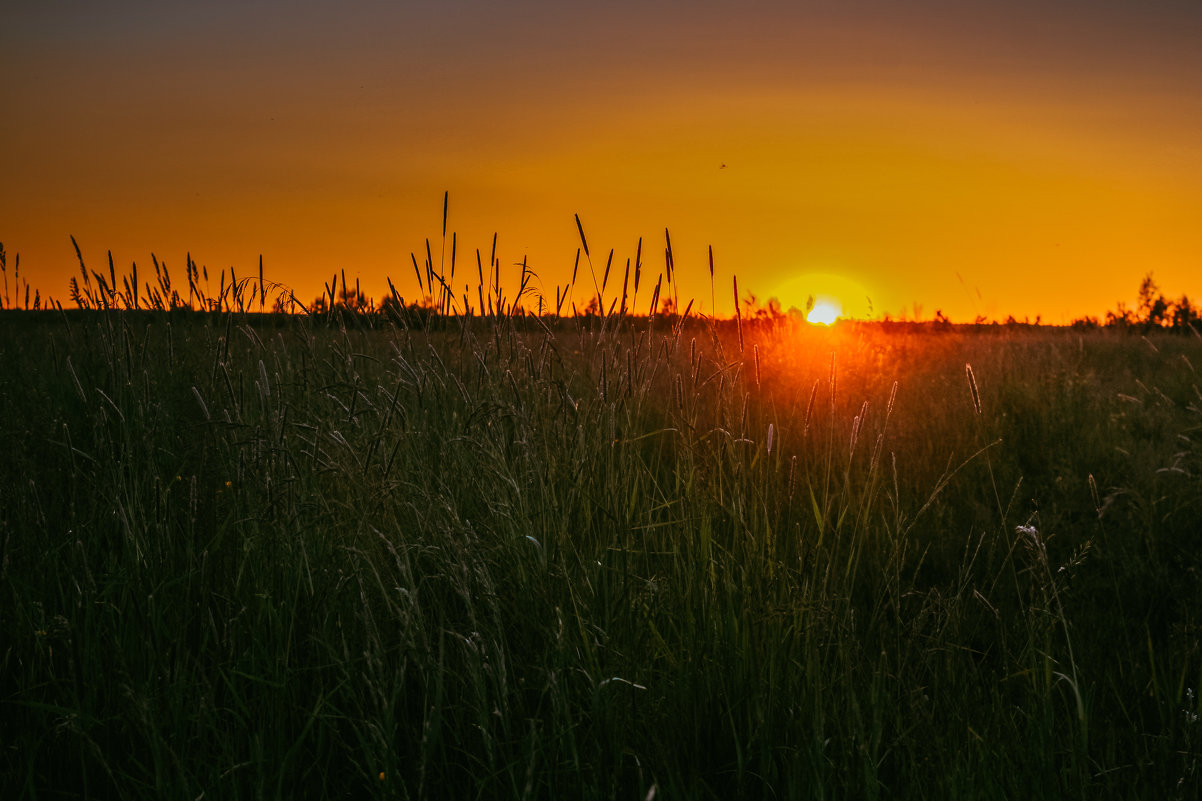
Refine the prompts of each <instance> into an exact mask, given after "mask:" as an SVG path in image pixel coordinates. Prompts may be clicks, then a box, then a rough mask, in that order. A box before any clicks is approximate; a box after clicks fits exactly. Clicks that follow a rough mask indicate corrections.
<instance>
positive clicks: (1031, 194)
mask: <svg viewBox="0 0 1202 801" xmlns="http://www.w3.org/2000/svg"><path fill="white" fill-rule="evenodd" d="M0 75H2V76H3V78H2V80H0V108H2V109H3V112H2V114H0V119H2V120H3V122H2V123H0V177H2V181H3V184H2V187H3V191H0V241H2V242H3V243H4V245H5V248H6V249H7V250H8V253H9V262H10V268H9V272H10V279H11V272H12V267H11V263H12V259H13V255H14V254H16V253H19V254H20V257H21V275H22V278H23V279H27V280H28V281H29V282H30V283H32V284H33V285H34V286H35V287H36V288H39V289H41V290H42V292H43V294H52V295H54V296H55V297H56V298H58V299H59V300H60V301H61V302H64V303H65V302H66V299H67V289H66V286H67V280H68V278H69V277H70V276H71V275H73V274H74V273H75V271H76V269H77V266H76V261H75V254H74V251H73V249H72V247H71V244H70V240H69V236H70V235H74V236H75V237H76V239H77V240H78V241H79V243H80V246H81V247H82V249H83V252H84V256H85V258H86V259H87V261H88V263H89V266H90V267H92V268H93V269H98V268H99V267H100V266H101V265H103V264H104V262H105V253H106V251H108V250H112V252H113V255H114V258H115V260H116V262H117V265H118V268H119V269H121V268H128V265H129V263H130V262H135V261H136V262H137V263H138V265H139V268H140V269H145V268H149V267H150V254H151V253H154V254H156V255H157V256H158V257H159V259H160V260H163V261H165V262H166V263H167V264H168V266H169V267H170V268H171V269H172V271H173V273H174V274H175V275H176V278H177V282H178V281H179V280H182V276H183V265H184V259H185V253H187V252H191V254H192V256H193V258H194V259H196V261H197V262H198V263H201V264H204V265H206V266H207V267H208V268H209V270H210V272H211V273H213V272H215V271H219V270H220V269H221V268H227V267H230V266H232V267H234V268H235V269H236V270H237V271H238V272H239V273H241V274H250V273H252V272H254V271H256V270H257V265H258V259H259V256H260V254H261V255H262V257H263V261H264V270H265V273H266V275H267V277H268V278H269V279H273V278H274V279H276V280H278V281H282V282H284V283H286V284H289V285H291V286H293V287H295V289H296V292H297V295H298V296H299V297H302V298H311V297H313V296H315V295H317V294H318V293H319V292H320V291H321V286H322V282H323V281H328V280H329V279H330V277H331V275H333V273H334V272H335V271H336V270H345V271H346V274H347V276H348V278H351V280H352V281H353V280H354V278H355V277H357V278H359V280H360V281H361V283H362V286H363V288H364V290H365V291H366V292H367V293H368V294H370V295H374V296H375V297H376V298H379V297H381V296H382V295H383V294H384V292H385V291H386V288H387V284H386V283H385V280H384V276H385V275H386V274H387V275H391V276H392V277H393V280H394V282H395V283H396V284H397V286H398V289H400V290H401V292H402V294H410V295H411V294H416V282H415V279H414V278H413V269H412V266H411V264H410V256H409V254H410V253H411V252H416V253H419V254H422V255H419V261H421V260H422V256H423V255H424V250H425V245H424V241H425V238H426V237H429V238H431V240H432V244H433V247H434V253H435V260H436V261H437V260H438V258H439V255H438V254H439V247H440V244H439V242H440V238H441V233H442V199H443V192H444V191H449V192H450V228H451V229H452V230H454V231H456V232H457V233H458V257H459V260H460V262H459V263H460V267H459V269H458V270H457V277H456V284H457V285H458V284H459V283H460V282H461V280H460V279H461V277H462V276H464V275H467V276H469V277H470V278H471V279H472V283H473V295H474V283H475V280H474V276H475V265H474V262H475V254H474V251H475V249H476V248H479V249H480V250H481V251H482V252H483V253H484V258H485V259H486V260H487V258H488V251H489V249H490V247H491V243H492V235H493V233H494V232H497V233H498V234H499V239H498V250H497V255H498V257H499V258H500V260H501V262H502V265H503V268H502V277H503V279H504V280H506V281H507V282H512V284H513V285H516V278H515V277H514V276H516V271H515V269H514V268H512V266H511V265H513V264H515V263H517V262H520V261H521V260H522V258H523V257H525V258H527V260H528V263H529V265H530V266H531V268H532V269H533V270H534V271H535V272H536V273H537V274H538V276H539V278H540V280H541V281H542V284H543V287H544V288H545V292H546V294H547V295H548V296H549V297H552V298H553V297H554V286H555V285H556V284H564V283H566V282H567V280H568V278H569V277H570V274H571V268H572V262H573V260H574V258H575V254H576V248H577V246H578V244H579V238H578V235H577V231H576V226H575V222H574V220H573V215H574V214H579V215H580V218H581V221H582V222H583V224H584V228H585V232H586V233H587V235H588V239H589V245H590V249H591V250H592V255H593V261H594V263H595V264H596V266H597V268H598V270H600V269H601V268H602V267H603V266H604V261H605V257H606V254H607V253H608V251H609V249H610V248H613V249H614V250H615V251H616V252H615V256H614V258H615V263H616V264H617V265H618V266H619V268H620V267H622V266H624V264H625V260H626V259H627V258H633V256H634V251H635V245H636V242H637V240H638V238H639V237H640V236H642V237H644V248H643V254H644V263H645V264H646V265H647V267H646V268H645V269H646V270H648V271H649V272H650V275H651V282H652V283H654V277H655V273H656V272H657V271H659V270H660V269H662V266H663V255H662V254H663V241H664V240H663V232H664V229H665V228H668V229H670V230H671V235H672V245H673V250H674V255H675V263H676V270H677V275H678V279H679V284H680V288H679V292H680V295H681V297H682V298H684V297H693V298H695V299H696V300H697V302H698V303H699V304H700V306H701V307H702V308H703V310H705V311H709V310H710V307H711V305H712V304H711V302H710V297H711V291H710V280H709V271H708V263H707V258H706V250H707V247H708V246H711V245H712V246H713V249H714V256H715V263H716V271H717V275H716V296H717V311H718V312H719V313H722V314H726V313H729V312H730V311H731V303H732V301H731V289H730V285H731V282H730V277H731V275H737V276H738V279H739V286H740V289H741V290H746V291H751V292H755V293H756V294H757V295H758V296H760V297H761V298H767V297H769V296H772V295H777V296H780V297H781V299H782V301H784V303H785V305H786V307H787V306H788V305H790V304H792V303H801V302H803V301H804V298H805V296H806V294H808V293H811V292H814V291H816V290H817V289H819V288H821V287H820V286H819V285H820V284H821V281H822V280H823V279H820V278H817V277H815V276H817V275H821V274H825V275H833V276H836V277H837V278H838V280H841V281H842V282H843V285H844V287H851V288H850V289H847V288H845V289H844V290H843V292H844V294H849V295H854V294H856V291H857V290H862V294H865V295H869V296H871V298H872V303H873V311H874V313H876V314H880V313H882V312H889V313H891V314H893V315H895V316H896V315H898V314H899V313H901V312H902V311H903V310H905V311H906V312H908V313H909V314H911V315H912V314H913V311H914V305H915V304H920V305H921V308H922V315H923V316H924V317H929V316H930V315H931V314H933V313H934V311H935V310H936V309H941V310H943V311H944V313H945V314H947V315H949V316H950V317H951V318H952V319H954V320H972V319H973V318H974V317H975V316H977V315H978V314H983V315H987V316H990V317H994V316H997V317H1003V318H1004V317H1005V316H1006V315H1007V314H1014V315H1015V316H1016V317H1019V318H1020V319H1021V318H1022V317H1024V316H1030V317H1031V318H1034V317H1035V316H1036V315H1042V317H1043V320H1044V321H1045V322H1052V323H1060V322H1068V321H1070V320H1072V319H1073V318H1074V317H1078V316H1081V315H1084V314H1094V315H1099V314H1102V313H1104V312H1105V310H1107V309H1110V308H1113V307H1114V305H1115V303H1116V302H1117V301H1119V300H1123V301H1126V302H1128V303H1131V302H1132V301H1133V300H1134V296H1135V293H1136V289H1137V287H1138V284H1139V281H1140V279H1141V278H1142V276H1143V275H1144V274H1145V273H1147V272H1149V271H1151V272H1153V273H1154V275H1155V277H1156V279H1157V281H1158V283H1159V284H1160V285H1161V288H1162V289H1163V290H1164V291H1165V293H1166V294H1169V295H1171V296H1174V297H1176V296H1178V295H1180V294H1182V293H1187V294H1190V295H1191V296H1193V297H1195V298H1198V297H1200V296H1202V2H1198V1H1197V0H1192V1H1191V2H1184V1H1179V2H1169V1H1168V0H1150V1H1149V0H1144V1H1143V2H1138V3H1137V2H1110V1H1107V0H1093V1H1092V2H1081V1H1077V0H1066V1H1061V2H1046V1H1045V2H1025V1H1024V2H1015V0H1011V1H1010V2H974V1H973V0H960V1H959V2H932V1H930V0H915V1H913V2H906V3H901V2H892V1H890V2H885V0H849V1H845V2H835V0H817V1H813V2H806V1H804V0H803V1H802V2H756V1H755V0H750V2H739V3H735V2H693V3H677V2H656V1H655V0H641V1H639V2H627V1H626V0H610V2H606V3H573V2H564V0H558V2H533V1H529V2H524V1H522V0H517V1H516V2H515V1H512V0H511V1H510V2H504V3H501V2H484V0H458V1H456V0H443V1H442V2H399V3H396V2H392V3H384V2H378V3H377V2H321V1H319V0H299V1H297V2H289V3H280V2H266V1H265V0H261V1H260V2H254V1H251V2H244V1H240V2H230V1H228V0H222V1H220V2H214V1H212V0H210V1H209V2H204V3H183V2H163V1H162V0H158V1H156V2H140V1H139V2H135V1H133V0H127V1H124V2H123V1H121V0H116V1H114V2H104V3H96V2H85V1H84V0H76V1H75V2H61V1H57V0H49V1H48V2H37V3H5V4H4V5H3V7H2V8H0ZM722 165H725V167H723V166H722ZM448 251H449V248H448ZM506 271H508V274H507V273H506ZM618 275H619V279H620V275H621V273H620V270H619V273H618ZM646 276H647V274H646V273H645V274H644V280H647V277H646ZM611 280H612V279H611ZM832 280H833V279H832ZM587 287H591V279H589V280H584V279H583V273H582V278H581V280H580V281H578V285H577V291H576V295H575V297H576V300H577V302H578V303H579V304H580V305H583V303H584V302H586V301H587V297H588V295H589V291H588V289H587ZM457 289H458V287H457ZM611 291H612V288H611ZM641 294H642V295H643V296H649V294H650V292H649V289H647V288H644V290H643V292H642V293H641ZM845 302H846V303H848V304H849V305H852V306H853V308H854V306H855V304H856V302H857V299H856V298H851V297H848V298H845ZM640 311H645V310H642V309H640ZM861 313H863V311H862V312H861Z"/></svg>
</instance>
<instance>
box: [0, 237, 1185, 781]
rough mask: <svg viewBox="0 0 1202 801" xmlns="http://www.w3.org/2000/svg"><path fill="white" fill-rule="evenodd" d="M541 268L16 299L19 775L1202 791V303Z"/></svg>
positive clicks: (8, 745) (0, 618) (10, 709)
mask: <svg viewBox="0 0 1202 801" xmlns="http://www.w3.org/2000/svg"><path fill="white" fill-rule="evenodd" d="M580 233H581V240H582V243H584V241H585V240H584V231H583V228H582V229H581V231H580ZM585 249H586V251H587V245H585ZM637 266H638V265H637V260H636V269H637ZM189 273H190V274H191V270H189ZM481 273H483V271H481ZM96 280H98V279H97V278H96V277H95V276H94V277H93V281H96ZM419 280H420V273H419ZM604 281H605V279H604V278H603V279H602V281H601V283H603V282H604ZM111 283H113V284H115V283H116V279H115V278H113V279H112V281H111ZM222 284H223V293H222V294H223V295H224V296H225V297H226V298H227V299H228V298H230V297H232V296H231V295H230V294H229V293H230V292H231V290H229V289H227V288H225V285H226V282H225V281H224V280H223V281H222ZM107 285H108V282H106V286H107ZM134 285H135V286H136V283H135V284H134ZM234 286H235V287H238V286H254V284H253V282H252V283H251V284H243V283H240V282H235V283H234ZM431 286H433V284H431ZM110 288H111V287H110ZM93 291H95V290H94V289H93ZM481 294H483V292H481ZM519 294H520V293H519ZM557 295H558V293H557ZM260 297H261V296H260ZM500 297H501V296H500V293H499V290H497V300H498V303H497V306H496V307H495V308H494V313H493V314H491V315H488V316H483V317H475V318H472V319H468V318H458V319H457V320H455V321H454V322H453V324H450V325H447V326H446V327H445V328H444V329H443V330H431V327H426V328H421V329H418V328H412V327H405V326H404V325H403V324H398V325H385V326H383V327H379V326H377V327H375V328H370V327H363V328H360V327H356V325H354V321H353V319H348V318H337V317H316V316H310V317H299V318H278V317H275V318H272V317H266V316H264V317H259V316H256V315H250V314H246V313H244V312H238V311H224V310H225V309H227V307H228V304H222V305H221V306H220V307H219V308H221V309H222V310H223V313H222V314H220V315H213V316H195V317H193V316H181V315H179V314H174V315H173V314H168V313H167V309H169V308H170V304H164V309H163V310H161V311H156V312H153V313H145V312H143V313H141V314H139V313H136V312H131V311H121V312H107V313H106V312H103V311H93V312H79V313H61V312H48V313H43V314H41V315H39V316H31V315H28V314H23V315H20V316H17V315H4V316H0V328H2V329H3V337H2V339H0V342H3V345H2V346H0V358H2V359H3V365H2V369H0V399H2V406H0V408H3V409H4V414H3V415H2V417H0V448H2V449H3V451H4V452H5V453H6V454H8V456H7V457H6V458H5V459H4V460H3V461H2V462H0V471H3V472H2V475H0V487H3V488H4V489H3V495H2V498H3V500H2V501H0V536H2V542H3V546H2V547H3V557H2V559H3V561H2V567H0V592H2V593H3V596H4V597H3V602H2V603H0V610H2V611H0V629H2V635H0V643H3V645H0V704H2V710H0V720H3V724H2V726H3V732H4V736H3V738H2V740H3V749H2V756H0V760H2V762H0V776H3V777H4V778H3V780H0V781H3V787H2V788H0V790H2V791H3V792H2V794H3V795H5V796H6V797H12V796H24V797H30V798H34V797H71V796H92V797H106V798H161V797H187V798H198V797H207V798H261V797H268V798H278V797H314V798H324V797H385V798H415V799H417V798H447V797H481V798H494V797H499V798H511V797H512V798H559V797H565V796H566V797H579V798H618V797H621V798H651V797H662V798H681V797H684V798H723V799H727V798H876V797H903V798H908V797H914V798H933V797H934V798H957V797H972V798H982V797H985V798H1012V797H1033V798H1064V797H1082V798H1084V797H1089V798H1094V797H1113V798H1121V797H1139V796H1145V797H1146V796H1147V794H1148V793H1149V792H1152V793H1153V794H1155V795H1156V796H1157V797H1165V798H1172V797H1179V798H1188V797H1193V796H1194V795H1195V794H1196V793H1197V792H1198V783H1199V777H1198V772H1197V758H1198V749H1199V731H1198V724H1197V713H1198V711H1199V710H1198V702H1197V700H1196V694H1195V691H1196V689H1197V688H1198V686H1199V684H1200V683H1202V676H1200V675H1199V671H1200V667H1202V666H1200V662H1199V625H1200V623H1202V619H1200V615H1199V610H1200V609H1202V604H1200V603H1199V601H1202V593H1200V592H1199V579H1198V557H1197V549H1196V540H1195V538H1196V536H1197V532H1198V530H1199V522H1200V520H1202V510H1200V508H1199V503H1200V502H1199V499H1200V498H1202V491H1200V490H1202V486H1200V485H1199V479H1198V476H1199V469H1200V468H1202V465H1200V464H1199V461H1200V452H1199V449H1198V447H1197V444H1196V439H1197V436H1198V430H1199V426H1200V425H1202V421H1200V419H1199V418H1200V417H1202V413H1200V412H1199V405H1200V403H1202V400H1200V398H1199V393H1198V377H1197V375H1196V372H1195V370H1194V368H1193V366H1192V365H1193V364H1197V363H1199V358H1202V354H1200V353H1199V348H1198V346H1197V345H1196V343H1193V342H1190V341H1184V340H1180V339H1171V340H1170V339H1168V338H1164V339H1154V340H1151V341H1150V342H1147V341H1144V340H1140V339H1134V338H1125V337H1119V336H1113V335H1110V334H1108V333H1105V332H1102V333H1093V334H1089V335H1086V336H1077V335H1071V334H1068V333H1065V332H1044V331H1032V332H1021V333H1015V332H1004V333H991V332H985V333H977V334H969V333H964V332H958V331H955V330H953V331H950V332H944V333H939V334H935V333H922V332H909V333H894V334H887V333H885V332H884V331H883V330H882V329H881V328H879V327H876V326H873V325H854V324H844V325H840V326H836V327H835V328H834V329H831V330H823V329H817V328H813V327H810V326H804V325H800V326H797V325H784V324H770V323H764V322H762V321H760V322H757V321H755V320H751V319H740V320H738V321H737V323H729V324H727V323H717V322H713V321H706V320H696V319H694V320H692V321H684V322H682V321H681V320H680V319H675V320H660V321H656V320H648V319H646V318H641V319H638V320H635V319H632V318H629V317H626V316H620V315H616V316H612V317H611V316H608V315H604V314H603V315H602V316H601V317H595V318H589V319H588V320H587V321H586V318H584V317H576V318H574V319H568V320H561V321H559V322H558V323H556V324H554V325H552V324H551V323H544V324H540V325H532V324H530V323H528V322H526V323H523V322H522V321H521V320H519V319H517V318H516V317H514V316H511V315H506V314H501V313H500V306H501V301H500ZM443 301H444V303H447V302H449V301H446V299H445V298H444V299H443ZM134 305H135V307H138V308H140V302H135V304H134ZM229 308H237V305H236V304H235V305H234V306H233V307H229ZM243 308H245V307H243ZM652 308H654V303H653V306H652ZM602 311H604V309H602ZM403 322H404V320H403V319H398V323H403Z"/></svg>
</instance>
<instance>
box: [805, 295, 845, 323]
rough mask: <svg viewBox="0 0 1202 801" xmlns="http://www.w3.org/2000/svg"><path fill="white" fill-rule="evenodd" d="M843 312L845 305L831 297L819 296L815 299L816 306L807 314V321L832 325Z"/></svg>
mask: <svg viewBox="0 0 1202 801" xmlns="http://www.w3.org/2000/svg"><path fill="white" fill-rule="evenodd" d="M842 314H843V306H842V305H841V304H840V303H839V301H837V300H833V299H831V298H819V299H818V300H816V301H814V308H812V309H810V313H809V314H807V315H806V321H807V322H810V323H818V324H820V325H831V324H832V323H834V322H835V320H837V319H839V316H840V315H842Z"/></svg>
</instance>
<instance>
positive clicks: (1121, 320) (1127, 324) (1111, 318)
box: [1106, 300, 1138, 328]
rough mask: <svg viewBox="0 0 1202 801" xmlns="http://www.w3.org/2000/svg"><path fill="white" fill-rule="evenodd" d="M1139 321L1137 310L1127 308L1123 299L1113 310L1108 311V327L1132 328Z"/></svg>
mask: <svg viewBox="0 0 1202 801" xmlns="http://www.w3.org/2000/svg"><path fill="white" fill-rule="evenodd" d="M1137 322H1138V318H1136V316H1135V312H1133V311H1131V310H1130V309H1128V308H1127V304H1126V303H1123V302H1122V301H1121V300H1120V301H1119V302H1118V304H1117V305H1116V306H1115V308H1114V309H1113V310H1112V311H1108V312H1106V327H1107V328H1131V327H1132V326H1134V325H1135V324H1136V323H1137Z"/></svg>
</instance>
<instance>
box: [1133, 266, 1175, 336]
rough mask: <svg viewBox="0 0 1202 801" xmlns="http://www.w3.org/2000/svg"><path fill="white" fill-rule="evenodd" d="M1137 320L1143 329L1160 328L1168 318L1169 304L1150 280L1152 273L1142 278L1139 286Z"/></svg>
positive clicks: (1154, 282)
mask: <svg viewBox="0 0 1202 801" xmlns="http://www.w3.org/2000/svg"><path fill="white" fill-rule="evenodd" d="M1137 308H1138V313H1139V319H1138V322H1140V323H1142V324H1143V326H1144V327H1145V328H1149V329H1151V328H1162V327H1164V324H1165V322H1166V321H1167V320H1168V316H1169V302H1168V300H1166V299H1165V297H1164V295H1162V294H1161V292H1160V287H1158V286H1157V285H1156V281H1154V280H1153V279H1152V273H1148V274H1147V275H1145V276H1144V280H1143V281H1141V282H1140V284H1139V305H1138V307H1137Z"/></svg>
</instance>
